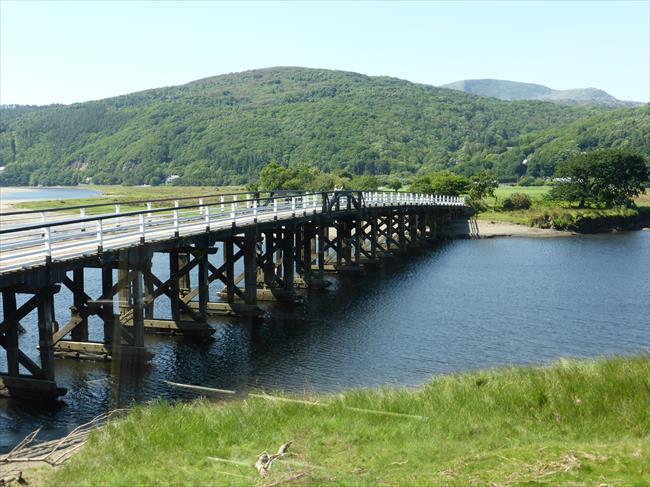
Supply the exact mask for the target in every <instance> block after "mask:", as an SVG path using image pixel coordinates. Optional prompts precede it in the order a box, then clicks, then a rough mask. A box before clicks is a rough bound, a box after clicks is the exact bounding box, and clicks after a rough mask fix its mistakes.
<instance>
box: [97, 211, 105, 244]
mask: <svg viewBox="0 0 650 487" xmlns="http://www.w3.org/2000/svg"><path fill="white" fill-rule="evenodd" d="M97 247H98V248H99V250H100V251H101V250H102V249H103V248H104V220H102V219H101V218H100V219H99V220H97Z"/></svg>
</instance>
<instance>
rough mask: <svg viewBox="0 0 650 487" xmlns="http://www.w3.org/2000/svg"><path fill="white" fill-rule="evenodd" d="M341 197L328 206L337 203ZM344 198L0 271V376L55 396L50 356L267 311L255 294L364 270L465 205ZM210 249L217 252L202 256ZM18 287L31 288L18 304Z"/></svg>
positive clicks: (36, 394) (282, 293) (287, 291)
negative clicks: (59, 312)
mask: <svg viewBox="0 0 650 487" xmlns="http://www.w3.org/2000/svg"><path fill="white" fill-rule="evenodd" d="M339 204H340V203H339V202H338V201H337V202H335V205H333V208H334V207H335V208H336V209H339V210H340V206H339ZM346 204H347V205H348V209H349V210H350V211H349V212H344V213H340V212H332V213H331V214H329V215H328V214H326V213H315V214H311V215H310V214H305V213H302V214H299V215H296V217H295V218H293V219H290V220H277V221H265V222H260V223H257V222H255V223H253V224H247V225H241V226H235V225H233V227H232V228H231V229H228V230H223V229H220V230H218V231H210V230H209V229H207V228H206V232H205V233H203V234H200V235H195V236H184V237H177V238H175V239H172V240H166V241H161V242H142V243H141V245H138V246H134V247H130V248H128V249H124V250H120V251H111V252H101V249H99V250H100V251H99V252H98V253H97V254H96V255H93V256H88V257H83V258H79V259H75V260H69V261H57V262H51V263H48V264H47V265H46V266H44V267H39V268H35V269H29V270H25V271H23V272H22V274H21V275H19V276H18V278H17V279H15V278H14V279H13V282H11V281H10V282H9V283H8V284H7V282H5V281H6V280H5V281H3V282H2V289H1V292H2V305H3V317H2V321H1V322H0V347H1V348H2V349H4V352H5V354H6V358H7V368H6V370H2V371H0V379H1V381H2V382H3V383H4V386H5V387H6V388H7V389H8V390H9V393H10V395H11V396H12V397H16V398H27V399H40V400H43V399H49V400H51V399H54V398H56V397H58V396H60V395H63V394H65V390H64V389H62V388H60V387H58V386H57V384H56V382H55V367H54V358H55V357H61V358H80V359H103V360H110V359H115V358H117V357H119V356H139V357H145V358H146V357H148V352H147V350H146V348H145V340H144V335H145V333H170V334H184V335H196V336H206V335H210V334H212V333H214V330H213V329H212V328H211V327H210V326H209V325H208V324H207V320H208V316H209V315H211V314H223V315H238V316H249V317H251V316H252V317H260V316H262V315H263V313H264V311H263V309H262V308H260V307H259V306H258V302H260V301H265V300H277V301H285V302H293V301H295V300H296V296H297V293H296V288H297V287H309V288H314V289H322V288H326V287H327V286H328V285H329V282H328V281H327V280H326V279H325V275H326V273H328V272H339V273H359V272H363V265H372V264H376V263H377V262H379V260H380V258H381V257H384V256H391V255H393V254H396V253H401V252H406V251H407V250H408V249H409V248H412V247H415V246H419V245H423V244H424V243H425V242H426V241H428V240H432V239H435V238H436V237H437V236H438V230H439V228H440V227H441V225H444V223H445V222H446V221H447V220H449V219H450V218H451V217H452V216H454V214H455V213H458V211H462V209H461V210H453V209H449V208H435V207H426V206H424V207H417V206H413V207H410V206H404V207H392V208H386V207H375V208H373V207H370V208H362V207H360V205H359V207H358V208H356V209H355V205H354V199H353V198H348V199H347V203H346ZM156 253H162V254H167V256H168V262H169V278H168V279H165V280H163V279H162V278H160V277H159V276H156V274H154V272H153V270H152V260H153V257H154V254H156ZM215 254H220V255H216V256H215V257H214V258H213V259H212V262H211V261H210V259H209V257H210V256H214V255H215ZM217 261H220V262H221V263H220V264H216V263H214V262H217ZM91 268H99V269H100V273H101V295H99V296H97V297H92V296H90V295H88V294H87V292H86V286H85V284H86V282H85V278H86V277H87V273H86V272H85V270H86V269H91ZM195 269H196V271H194V270H195ZM241 269H243V272H240V273H239V274H237V273H236V270H241ZM193 271H194V272H193ZM191 274H193V275H192V277H194V276H196V277H195V278H196V283H193V282H192V281H191V279H190V276H191ZM115 276H117V279H114V278H115ZM214 282H218V283H221V284H222V285H223V289H222V290H221V291H220V292H218V293H216V296H214V298H215V299H214V300H213V301H212V300H210V295H209V286H210V284H212V283H214ZM62 286H64V287H65V288H67V289H69V290H70V292H71V295H72V303H71V306H70V317H69V318H68V321H67V323H65V324H63V325H62V326H59V324H58V323H57V321H56V319H55V306H54V301H55V296H56V294H57V293H58V292H59V291H60V289H61V287H62ZM19 294H26V295H29V296H30V297H29V298H28V299H27V300H26V301H25V302H24V303H23V304H22V305H20V306H17V295H19ZM161 297H166V298H168V299H169V303H170V304H169V308H170V310H171V311H170V314H171V316H170V317H169V318H165V319H162V318H157V317H156V315H155V313H154V311H155V304H156V301H157V300H158V299H159V298H161ZM33 313H35V314H36V322H37V323H38V336H39V346H38V357H39V359H40V360H39V361H34V360H33V359H32V358H30V357H29V356H28V355H27V354H26V353H25V352H24V351H23V350H21V349H20V347H19V335H20V332H21V328H22V327H21V322H25V319H26V318H27V317H28V315H30V314H33ZM91 316H97V317H98V318H99V321H100V322H101V326H102V329H100V330H94V333H90V330H89V318H90V317H91ZM32 321H33V318H32ZM89 336H94V337H97V336H100V337H101V339H99V340H97V339H96V340H95V341H92V340H90V339H89Z"/></svg>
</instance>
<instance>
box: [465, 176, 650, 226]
mask: <svg viewBox="0 0 650 487" xmlns="http://www.w3.org/2000/svg"><path fill="white" fill-rule="evenodd" d="M550 189H551V187H550V186H539V187H534V186H533V187H517V186H507V187H500V188H498V190H497V191H496V192H495V197H494V198H488V199H487V200H486V207H485V208H483V210H482V211H480V212H479V213H477V215H476V219H477V222H478V224H479V225H481V224H482V222H490V223H491V224H492V225H494V224H510V225H513V224H515V225H520V226H525V227H531V228H535V229H539V230H549V231H550V232H534V233H531V234H530V236H541V235H544V234H547V235H553V236H560V235H561V234H558V233H555V234H553V233H552V232H554V231H555V232H557V231H560V232H575V233H609V232H616V231H629V230H642V229H644V228H649V227H650V189H647V190H646V191H645V192H644V193H643V194H641V195H639V196H638V197H636V198H634V204H635V205H636V208H604V209H598V208H573V207H568V206H562V204H561V203H558V202H553V201H548V200H546V195H547V194H548V192H549V191H550ZM513 193H519V194H524V195H526V196H528V198H529V199H530V202H531V206H530V208H526V209H515V210H508V211H506V210H504V209H503V208H502V205H501V203H502V202H503V201H504V200H505V199H506V198H508V197H510V196H511V195H512V194H513ZM511 228H512V227H511ZM490 232H491V229H490V227H489V226H488V227H487V228H486V233H488V235H489V233H490ZM497 232H498V230H497ZM524 233H525V232H524V231H521V232H518V233H517V234H524ZM536 234H537V235H536ZM489 236H493V235H489Z"/></svg>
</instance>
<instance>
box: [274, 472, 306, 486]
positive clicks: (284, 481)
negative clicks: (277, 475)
mask: <svg viewBox="0 0 650 487" xmlns="http://www.w3.org/2000/svg"><path fill="white" fill-rule="evenodd" d="M305 475H307V472H298V473H296V474H294V475H290V476H289V477H284V478H281V479H280V480H276V481H275V482H271V483H270V484H267V485H266V486H265V487H275V486H276V485H283V484H288V483H289V482H293V481H294V480H299V479H301V478H303V477H304V476H305Z"/></svg>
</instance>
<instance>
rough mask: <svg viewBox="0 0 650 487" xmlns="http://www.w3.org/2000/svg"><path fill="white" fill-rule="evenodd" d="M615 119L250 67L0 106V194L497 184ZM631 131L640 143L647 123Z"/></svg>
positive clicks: (397, 84)
mask: <svg viewBox="0 0 650 487" xmlns="http://www.w3.org/2000/svg"><path fill="white" fill-rule="evenodd" d="M616 113H618V112H612V113H611V114H609V113H608V111H607V109H604V108H594V107H567V106H558V105H555V104H552V103H545V102H539V101H517V102H505V101H500V100H494V99H487V98H482V97H479V96H475V95H469V94H465V93H461V92H457V91H452V90H446V89H440V88H435V87H432V86H427V85H418V84H414V83H410V82H408V81H403V80H399V79H394V78H387V77H369V76H364V75H361V74H356V73H349V72H341V71H328V70H318V69H306V68H288V67H287V68H270V69H261V70H254V71H247V72H243V73H236V74H229V75H223V76H217V77H213V78H206V79H203V80H199V81H195V82H192V83H188V84H186V85H182V86H175V87H167V88H160V89H153V90H148V91H143V92H139V93H134V94H130V95H125V96H119V97H115V98H109V99H105V100H100V101H92V102H86V103H78V104H74V105H68V106H50V107H42V108H38V109H34V108H32V107H29V108H18V109H17V108H8V107H3V108H1V109H0V115H1V117H2V118H1V122H0V166H5V169H4V170H3V171H2V172H0V184H5V185H8V184H74V183H76V182H85V181H90V180H91V181H92V182H93V183H97V184H107V183H125V184H142V183H148V184H158V183H160V182H161V181H163V180H164V179H165V177H166V176H169V175H172V174H178V175H180V176H181V178H180V179H179V180H178V181H179V182H181V183H185V184H204V185H205V184H214V185H221V184H241V183H245V182H249V181H250V180H253V179H255V178H256V177H257V174H258V172H259V169H260V168H261V167H262V166H264V165H265V164H267V163H269V162H271V161H276V162H278V163H279V164H282V165H298V164H311V165H315V166H317V167H319V168H321V169H323V170H326V171H328V170H334V169H345V170H347V171H349V172H351V173H352V174H387V173H393V174H398V175H408V174H415V173H417V172H418V171H425V172H426V171H430V170H432V169H443V168H452V169H453V168H455V169H458V170H460V171H463V172H466V173H473V172H476V171H477V170H478V169H480V168H482V167H486V166H488V167H489V166H491V165H497V166H499V164H501V166H499V167H501V168H502V169H503V170H502V171H501V172H502V173H503V175H507V174H506V173H507V172H508V171H511V172H512V173H513V174H514V172H513V171H514V170H515V168H514V167H511V166H510V165H508V164H506V163H502V162H501V161H502V159H503V158H504V157H505V158H507V157H510V156H511V155H512V157H514V156H515V155H516V150H513V147H514V148H515V149H516V148H519V147H520V146H521V141H522V136H530V134H533V133H535V134H539V133H540V132H539V131H544V130H552V129H557V128H558V127H561V126H564V125H567V124H569V126H572V125H571V124H572V123H576V122H578V121H579V120H583V119H590V118H589V117H594V116H595V117H596V119H597V118H598V117H599V116H602V117H607V116H609V115H612V116H613V115H615V114H616ZM621 113H622V114H623V115H617V116H619V117H625V116H626V115H624V113H626V112H624V111H623V112H621ZM630 113H632V112H630ZM634 113H636V112H634ZM590 120H591V119H590ZM631 128H633V127H631ZM635 130H636V129H635ZM643 130H645V132H643ZM641 132H642V137H641V138H640V140H639V142H640V143H641V144H646V145H647V132H648V129H647V127H646V128H645V129H643V128H642V129H641ZM643 134H645V135H643ZM619 135H620V137H621V140H622V139H625V138H626V137H627V134H626V133H620V134H619ZM523 140H526V144H528V145H529V142H528V141H527V139H523ZM636 140H637V139H635V141H636ZM530 142H532V141H530ZM619 142H620V140H619V141H617V142H616V143H617V144H618V143H619ZM634 144H637V142H634ZM634 147H636V145H634ZM639 148H641V147H639ZM520 152H521V150H520Z"/></svg>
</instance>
